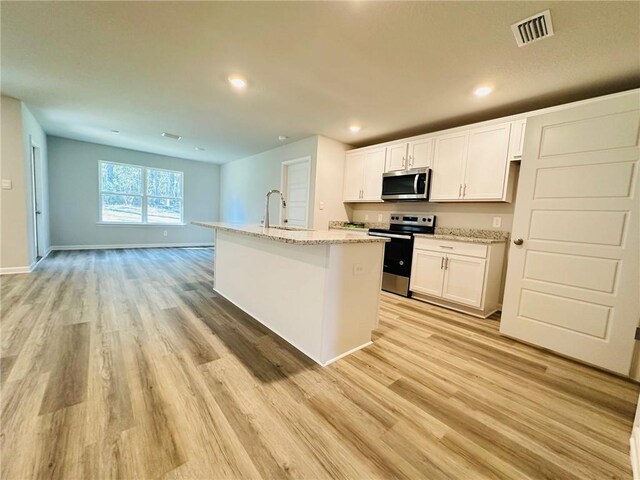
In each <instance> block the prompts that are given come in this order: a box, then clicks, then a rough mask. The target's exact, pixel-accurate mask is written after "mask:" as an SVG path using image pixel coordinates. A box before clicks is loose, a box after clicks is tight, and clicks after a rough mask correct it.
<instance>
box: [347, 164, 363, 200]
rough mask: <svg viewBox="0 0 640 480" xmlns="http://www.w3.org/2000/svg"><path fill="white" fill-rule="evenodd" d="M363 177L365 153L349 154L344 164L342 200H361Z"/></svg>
mask: <svg viewBox="0 0 640 480" xmlns="http://www.w3.org/2000/svg"><path fill="white" fill-rule="evenodd" d="M363 175H364V152H363V151H358V152H347V154H346V156H345V162H344V186H343V190H342V199H343V200H344V201H345V202H357V201H359V200H361V198H360V197H361V195H362V176H363Z"/></svg>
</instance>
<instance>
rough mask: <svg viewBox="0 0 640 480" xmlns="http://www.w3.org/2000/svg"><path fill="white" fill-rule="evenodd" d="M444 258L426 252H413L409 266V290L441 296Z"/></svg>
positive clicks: (437, 254)
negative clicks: (410, 269)
mask: <svg viewBox="0 0 640 480" xmlns="http://www.w3.org/2000/svg"><path fill="white" fill-rule="evenodd" d="M443 264H444V256H443V255H441V254H439V253H436V252H429V251H427V250H414V251H413V263H412V265H411V268H412V271H411V290H414V291H416V292H421V293H426V294H427V295H435V296H437V297H441V296H442V283H443V279H444V269H443V268H442V266H443Z"/></svg>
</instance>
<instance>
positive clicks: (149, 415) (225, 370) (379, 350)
mask: <svg viewBox="0 0 640 480" xmlns="http://www.w3.org/2000/svg"><path fill="white" fill-rule="evenodd" d="M212 258H213V252H212V250H210V249H168V248H167V249H140V250H106V251H82V252H55V253H53V254H52V255H51V256H50V257H49V258H47V259H45V260H44V261H43V262H42V263H41V264H40V266H39V267H38V269H37V271H36V272H34V273H32V274H26V275H13V276H5V277H2V279H1V280H0V281H1V282H2V284H1V295H2V296H1V301H2V304H1V307H2V322H1V325H0V326H1V330H0V332H1V334H2V338H1V341H2V353H1V358H0V366H1V373H2V376H1V381H2V412H1V417H0V420H1V429H2V431H1V436H0V441H1V468H2V469H1V477H2V479H7V480H8V479H17V480H23V479H30V478H67V479H104V478H123V479H142V478H161V479H232V478H242V479H259V478H272V479H280V478H307V479H325V478H353V479H374V478H415V479H444V478H454V479H476V478H510V479H523V478H554V479H576V480H577V479H589V478H592V479H603V478H630V477H631V473H630V467H629V458H628V450H629V447H628V438H629V434H630V430H631V423H632V419H633V414H634V408H635V402H636V399H637V396H638V390H639V387H638V385H636V384H634V383H630V382H627V381H625V380H622V379H620V378H616V377H614V376H611V375H608V374H606V373H603V372H600V371H597V370H595V369H592V368H589V367H586V366H583V365H580V364H577V363H574V362H571V361H569V360H566V359H563V358H559V357H556V356H554V355H552V354H549V353H547V352H544V351H541V350H537V349H535V348H532V347H529V346H526V345H522V344H519V343H516V342H514V341H511V340H509V339H506V338H502V337H500V336H499V335H498V320H497V319H496V318H494V319H489V320H479V319H476V318H471V317H468V316H465V315H462V314H457V313H453V312H450V311H447V310H444V309H441V308H438V307H431V306H429V305H426V304H422V303H418V302H416V301H412V300H407V299H403V298H400V297H397V296H393V295H389V294H384V295H383V301H382V304H381V311H380V326H379V328H378V329H377V331H376V332H375V336H374V344H373V345H372V346H370V347H368V348H366V349H364V350H361V351H359V352H357V353H355V354H353V355H351V356H349V357H347V358H345V359H343V360H340V361H338V362H337V363H334V364H333V365H331V366H329V367H327V368H321V367H319V366H317V365H315V364H313V363H312V362H311V361H310V360H308V359H307V358H306V357H304V356H303V355H302V354H300V353H298V352H297V351H296V350H294V349H293V348H292V347H290V346H288V345H287V344H286V343H285V342H283V341H281V340H280V339H279V338H278V337H276V336H275V335H273V334H271V333H270V332H269V331H267V330H266V329H265V328H264V327H262V326H261V325H260V324H259V323H257V322H256V321H255V320H253V319H251V318H250V317H248V316H247V315H246V314H244V313H242V312H241V311H239V310H238V309H237V308H235V307H234V306H232V305H231V304H229V303H228V302H227V301H225V300H224V299H222V298H220V297H218V296H216V295H215V294H214V292H213V291H212V290H211V280H212V268H211V266H212ZM301 321H304V319H301Z"/></svg>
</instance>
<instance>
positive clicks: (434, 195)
mask: <svg viewBox="0 0 640 480" xmlns="http://www.w3.org/2000/svg"><path fill="white" fill-rule="evenodd" d="M468 143H469V132H468V131H464V132H459V133H453V134H449V135H443V136H441V137H436V138H435V144H436V145H435V152H434V155H433V167H432V168H433V172H432V174H431V195H430V197H429V199H430V200H431V201H437V200H440V201H449V200H460V199H461V198H462V183H463V178H464V164H465V161H466V159H467V145H468Z"/></svg>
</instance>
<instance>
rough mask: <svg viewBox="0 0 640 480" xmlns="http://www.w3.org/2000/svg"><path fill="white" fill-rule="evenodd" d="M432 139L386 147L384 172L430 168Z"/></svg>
mask: <svg viewBox="0 0 640 480" xmlns="http://www.w3.org/2000/svg"><path fill="white" fill-rule="evenodd" d="M432 156H433V139H431V138H423V139H420V140H412V141H410V142H399V143H394V144H392V145H388V146H387V155H386V163H385V169H384V171H385V172H397V171H398V170H410V169H412V168H424V167H431V158H432Z"/></svg>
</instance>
